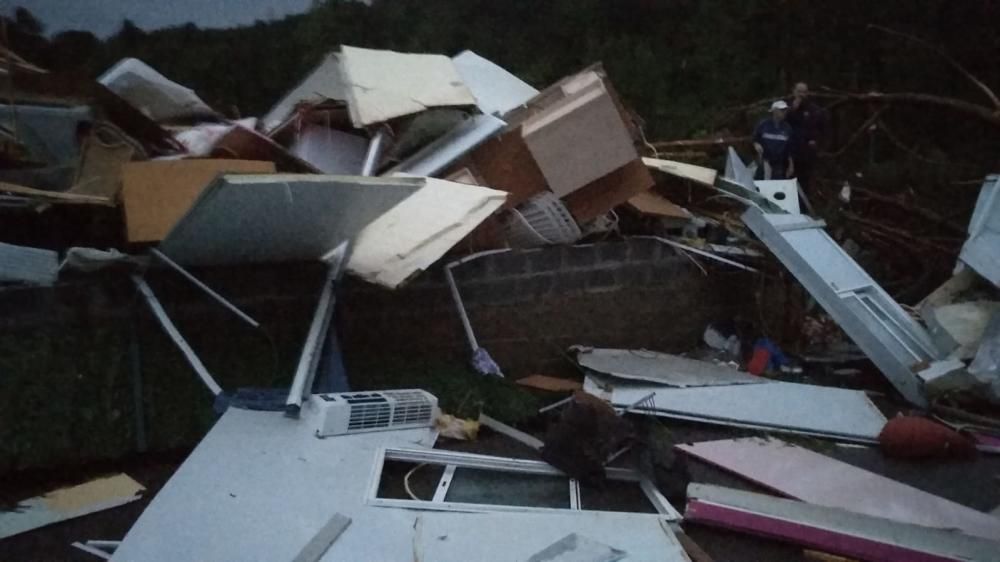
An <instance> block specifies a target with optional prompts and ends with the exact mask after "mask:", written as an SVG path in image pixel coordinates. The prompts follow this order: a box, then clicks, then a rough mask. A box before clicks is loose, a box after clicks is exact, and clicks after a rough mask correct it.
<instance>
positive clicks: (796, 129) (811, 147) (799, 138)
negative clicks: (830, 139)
mask: <svg viewBox="0 0 1000 562" xmlns="http://www.w3.org/2000/svg"><path fill="white" fill-rule="evenodd" d="M790 102H791V110H790V111H789V112H788V124H789V125H791V126H792V132H793V133H794V134H793V135H792V157H793V158H794V159H795V171H796V177H797V178H798V180H799V185H801V186H802V188H803V189H807V188H808V187H809V182H810V180H811V179H812V174H813V170H814V169H815V167H816V160H817V159H818V155H819V147H820V145H821V144H822V142H823V139H824V138H825V137H826V132H827V128H828V120H827V114H826V110H825V109H823V108H822V107H820V106H819V105H817V104H816V103H815V102H814V101H812V100H811V99H809V86H808V85H807V84H806V83H805V82H799V83H798V84H796V85H795V88H793V89H792V98H791V100H790Z"/></svg>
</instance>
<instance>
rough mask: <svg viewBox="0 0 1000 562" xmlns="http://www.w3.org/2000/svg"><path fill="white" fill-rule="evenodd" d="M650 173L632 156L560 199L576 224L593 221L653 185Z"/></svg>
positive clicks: (639, 160)
mask: <svg viewBox="0 0 1000 562" xmlns="http://www.w3.org/2000/svg"><path fill="white" fill-rule="evenodd" d="M654 183H656V182H654V181H653V176H651V175H650V173H649V170H648V169H647V168H646V166H645V165H644V164H643V163H642V160H641V159H635V160H633V161H631V162H629V163H628V164H626V165H624V166H622V167H621V168H618V169H617V170H615V171H613V172H611V173H610V174H608V175H606V176H604V177H603V178H600V179H598V180H596V181H593V182H591V183H589V184H587V185H586V186H584V187H582V188H580V189H578V190H576V191H574V192H573V193H570V194H569V195H567V196H566V197H564V198H563V202H564V203H566V206H567V207H569V212H570V213H572V214H573V218H575V219H576V220H577V222H579V223H584V222H587V221H591V220H594V219H595V218H597V217H599V216H601V215H603V214H604V213H606V212H608V211H609V210H610V209H613V208H614V207H616V206H618V205H621V204H622V203H624V202H626V201H628V200H629V199H631V198H632V197H634V196H635V195H636V194H638V193H642V192H643V191H646V190H647V189H649V188H651V187H653V184H654Z"/></svg>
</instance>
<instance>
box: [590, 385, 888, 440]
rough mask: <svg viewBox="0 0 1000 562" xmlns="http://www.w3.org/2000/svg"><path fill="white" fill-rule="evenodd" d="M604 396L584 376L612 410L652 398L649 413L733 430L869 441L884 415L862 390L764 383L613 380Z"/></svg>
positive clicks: (880, 425)
mask: <svg viewBox="0 0 1000 562" xmlns="http://www.w3.org/2000/svg"><path fill="white" fill-rule="evenodd" d="M605 386H611V392H610V396H608V395H607V393H606V392H603V391H602V388H601V385H600V383H598V381H597V380H596V379H594V378H593V377H587V380H586V381H585V382H584V390H586V391H587V392H590V393H591V394H596V395H598V396H606V397H608V398H609V399H610V400H611V402H612V403H613V404H614V405H616V406H631V405H633V404H635V403H637V402H639V401H640V400H642V399H643V398H646V397H648V396H649V395H650V394H653V402H654V404H653V405H652V406H649V407H646V408H639V409H638V410H640V411H644V412H647V413H650V414H653V415H657V416H663V417H666V418H676V419H686V420H693V421H700V422H704V423H709V424H717V425H726V426H733V427H752V428H759V429H766V430H769V431H775V432H784V433H793V434H802V435H815V436H817V437H824V438H829V439H837V440H843V441H856V442H864V443H874V442H876V441H877V440H878V434H879V432H881V431H882V427H883V426H884V425H885V416H883V415H882V413H881V412H879V410H878V408H876V407H875V405H874V404H872V402H871V400H869V399H868V396H867V395H865V393H864V392H861V391H857V390H846V389H842V388H833V387H824V386H813V385H808V384H795V383H788V382H767V383H763V384H739V385H729V386H704V387H695V388H670V387H665V386H659V385H654V384H649V383H641V384H640V383H624V382H613V383H611V384H610V385H607V384H606V385H605Z"/></svg>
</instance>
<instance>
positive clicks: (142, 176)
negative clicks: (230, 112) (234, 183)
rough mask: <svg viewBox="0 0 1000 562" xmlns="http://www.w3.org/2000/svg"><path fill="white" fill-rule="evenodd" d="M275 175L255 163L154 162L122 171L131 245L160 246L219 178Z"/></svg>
mask: <svg viewBox="0 0 1000 562" xmlns="http://www.w3.org/2000/svg"><path fill="white" fill-rule="evenodd" d="M223 173H246V174H267V173H274V164H273V163H271V162H257V161H253V160H220V159H205V160H202V159H197V160H153V161H149V162H130V163H128V164H126V165H125V166H124V167H123V168H122V206H123V207H124V211H125V235H126V238H127V239H128V241H129V242H159V241H160V240H162V239H163V238H164V237H165V236H166V235H167V233H168V232H170V229H171V228H173V227H174V225H175V224H176V223H177V221H178V220H180V218H181V217H183V216H184V213H186V212H187V211H188V209H190V208H191V205H192V204H193V203H194V202H195V200H196V199H197V198H198V195H199V194H201V192H202V190H204V189H205V188H206V187H208V184H209V183H210V182H211V181H212V180H213V179H214V178H215V177H216V176H218V175H219V174H223Z"/></svg>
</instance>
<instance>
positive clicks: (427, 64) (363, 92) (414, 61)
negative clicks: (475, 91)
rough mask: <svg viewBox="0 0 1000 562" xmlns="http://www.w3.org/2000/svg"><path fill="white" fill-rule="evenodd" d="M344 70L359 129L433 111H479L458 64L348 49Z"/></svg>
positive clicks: (430, 57) (343, 57) (343, 53)
mask: <svg viewBox="0 0 1000 562" xmlns="http://www.w3.org/2000/svg"><path fill="white" fill-rule="evenodd" d="M340 68H341V77H342V79H343V84H344V87H345V89H346V90H347V96H346V97H347V102H348V107H349V109H350V113H351V121H352V122H353V123H354V126H355V127H358V128H361V127H364V126H366V125H374V124H376V123H383V122H385V121H388V120H390V119H393V118H396V117H402V116H404V115H410V114H413V113H419V112H421V111H424V110H425V109H429V108H432V107H454V106H469V105H476V98H475V97H473V95H472V92H470V91H469V89H468V88H467V87H466V86H465V83H463V82H462V77H461V76H459V74H458V70H457V69H456V68H455V64H454V63H453V62H451V59H450V58H448V57H446V56H444V55H428V54H412V53H397V52H395V51H382V50H374V49H360V48H357V47H349V46H346V45H345V46H343V47H341V50H340Z"/></svg>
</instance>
